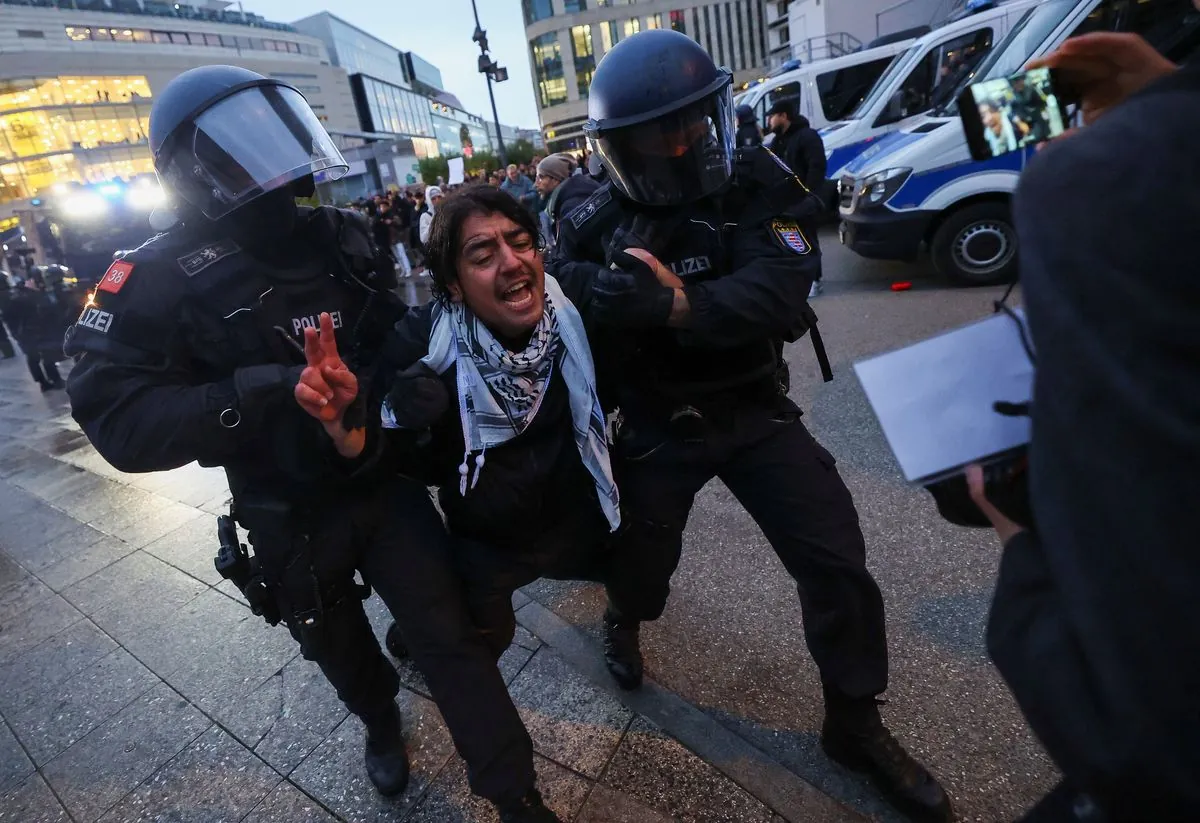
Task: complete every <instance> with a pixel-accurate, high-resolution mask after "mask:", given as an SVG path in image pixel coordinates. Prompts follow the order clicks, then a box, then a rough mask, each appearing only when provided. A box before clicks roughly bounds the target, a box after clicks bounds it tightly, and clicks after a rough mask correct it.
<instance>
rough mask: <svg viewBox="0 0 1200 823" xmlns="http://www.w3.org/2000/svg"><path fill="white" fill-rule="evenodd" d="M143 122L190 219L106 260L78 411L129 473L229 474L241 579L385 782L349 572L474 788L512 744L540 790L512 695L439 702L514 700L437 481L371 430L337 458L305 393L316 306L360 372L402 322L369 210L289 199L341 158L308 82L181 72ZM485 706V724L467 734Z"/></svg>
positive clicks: (78, 373) (383, 688) (84, 346)
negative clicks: (497, 712) (344, 712)
mask: <svg viewBox="0 0 1200 823" xmlns="http://www.w3.org/2000/svg"><path fill="white" fill-rule="evenodd" d="M251 124H252V125H251ZM150 131H151V143H152V145H153V148H154V150H155V161H156V167H157V169H158V172H159V175H160V179H162V180H163V181H164V183H165V184H166V186H167V187H168V188H169V189H171V190H172V191H171V196H172V197H173V198H174V199H175V201H176V203H177V204H179V205H180V207H181V208H186V209H187V211H185V212H184V215H183V221H182V225H181V226H179V227H177V228H173V229H172V230H171V231H169V232H167V233H165V234H162V235H160V236H158V237H155V238H154V239H152V240H150V241H149V242H148V243H146V244H145V245H143V246H142V247H141V248H139V249H137V250H136V251H134V252H131V253H129V254H128V255H126V256H124V257H123V258H122V259H120V260H118V261H116V262H114V263H113V264H112V266H111V267H110V268H109V270H108V272H107V273H106V274H105V276H104V278H103V280H102V281H101V283H100V284H99V285H98V287H97V289H96V292H95V297H94V299H93V301H92V305H89V306H88V307H87V308H85V310H84V311H83V313H82V314H81V315H80V317H79V320H78V321H77V323H76V324H75V326H74V327H73V328H72V330H71V331H70V332H69V335H68V349H69V351H70V352H71V353H81V354H82V355H83V356H82V358H81V359H80V361H79V363H78V365H77V366H76V368H75V370H74V371H73V372H72V374H71V375H70V380H69V385H68V391H69V393H70V397H71V401H72V411H73V414H74V416H75V418H76V420H78V421H79V423H80V425H81V426H82V427H83V429H84V431H85V432H86V433H87V435H88V437H89V438H90V439H91V441H92V443H93V444H94V445H95V446H96V448H97V450H98V451H99V452H100V453H101V454H102V455H104V457H105V458H106V459H107V460H108V461H109V462H111V463H112V464H113V465H114V466H116V467H117V468H120V469H123V470H125V471H156V470H162V469H170V468H174V467H176V466H180V465H183V464H185V463H188V462H190V461H193V460H196V461H198V462H199V463H200V464H201V465H207V466H223V467H224V468H225V469H226V473H227V474H228V477H229V486H230V490H231V492H232V493H233V499H234V514H235V516H236V518H237V520H238V522H240V524H241V525H243V526H244V527H246V528H247V529H248V530H249V533H250V540H251V542H252V543H253V545H254V549H255V560H256V563H257V569H256V574H254V575H253V577H252V578H251V579H250V580H244V579H243V580H239V581H237V582H238V583H239V585H241V586H243V587H244V588H243V590H244V592H245V593H246V595H247V599H248V600H250V602H251V604H252V606H253V607H254V609H255V610H256V612H258V613H261V614H263V615H264V616H265V617H267V619H268V620H272V622H275V621H278V620H280V619H281V620H283V621H284V622H285V623H286V624H287V625H288V627H289V629H290V630H291V632H292V634H293V635H294V636H296V637H297V639H298V640H299V641H300V644H301V648H302V650H303V653H304V655H305V656H306V657H307V658H309V659H311V660H314V661H316V662H317V663H318V665H320V667H321V669H322V671H323V672H324V674H325V676H326V677H327V678H328V679H329V681H330V682H331V683H332V684H333V686H334V687H335V688H336V689H337V692H338V696H339V697H340V698H341V699H342V701H343V702H344V703H345V704H346V706H347V708H349V709H350V710H351V711H352V712H354V713H355V714H357V715H358V716H359V717H360V718H362V719H363V721H364V723H365V724H366V727H367V756H366V760H367V771H368V774H369V775H370V777H371V779H372V781H373V782H374V783H375V785H376V786H377V787H378V788H379V790H380V791H381V792H383V793H385V794H395V793H398V792H399V791H402V790H403V789H404V787H405V785H406V783H407V779H408V763H407V757H406V754H405V751H404V743H403V739H402V736H401V728H400V718H399V713H398V710H397V708H396V705H395V702H394V697H395V696H396V694H397V692H398V689H399V680H398V677H397V675H396V672H395V669H394V668H393V667H392V665H391V664H390V663H389V662H388V660H387V659H386V658H385V657H384V656H383V654H382V652H381V650H380V648H379V645H378V643H377V641H376V639H375V636H374V634H373V633H372V631H371V627H370V625H369V623H368V621H367V618H366V616H365V614H364V612H363V607H362V594H363V592H362V591H361V590H360V588H359V587H358V586H356V585H355V583H354V572H355V570H356V569H358V570H360V571H361V572H362V573H363V577H364V579H366V580H367V581H368V582H369V583H370V584H371V585H373V586H374V588H375V589H376V590H377V591H379V593H380V595H381V597H383V599H384V601H385V602H386V603H387V605H388V607H389V608H390V609H391V610H392V612H393V614H394V615H395V616H396V617H397V619H398V620H401V622H402V623H403V624H404V625H405V626H406V627H407V626H413V627H414V628H413V630H412V631H411V633H409V636H408V640H409V642H410V645H411V647H412V650H413V656H414V659H415V660H416V662H417V664H418V665H419V666H421V667H422V668H423V670H424V671H425V673H426V676H427V679H428V681H429V685H430V690H431V693H432V694H433V696H434V698H435V699H437V700H439V702H440V703H442V710H443V714H444V716H445V718H446V720H447V724H448V726H449V727H450V729H451V732H452V733H453V734H454V736H455V740H456V743H457V744H458V747H459V749H460V751H462V752H463V755H464V757H465V758H466V759H467V760H468V767H469V769H470V770H471V772H472V785H473V786H474V785H476V784H477V780H480V779H482V780H483V781H484V783H485V785H486V784H487V780H488V779H490V778H489V775H491V774H492V772H491V771H489V770H490V769H491V770H494V768H495V766H496V764H497V763H499V761H501V760H503V757H502V756H501V754H499V753H500V752H507V751H509V750H516V751H518V754H519V752H520V751H521V750H522V748H523V747H524V748H526V749H529V751H528V753H527V756H526V759H527V760H529V761H530V763H529V764H528V765H527V766H525V769H526V770H527V771H528V772H529V780H528V784H529V785H532V770H533V769H532V763H531V761H532V752H531V747H530V746H529V738H528V734H527V733H526V732H525V730H524V727H523V726H522V724H521V722H520V718H519V716H518V715H517V713H516V710H515V708H514V709H512V711H511V715H510V716H504V717H489V718H484V719H483V720H481V719H480V718H478V717H477V713H476V709H475V707H474V705H473V702H472V701H471V700H468V699H462V700H458V701H455V700H453V699H447V695H448V694H449V695H455V694H458V693H459V692H462V684H464V683H470V684H472V687H473V688H475V689H477V690H478V689H482V690H484V691H485V692H488V693H489V695H490V693H493V692H499V693H500V694H502V695H504V697H505V698H507V695H506V694H504V688H505V687H504V683H503V680H502V679H501V677H500V676H499V674H498V672H496V666H495V664H494V661H493V659H492V657H491V655H490V654H489V652H488V650H487V648H486V647H485V646H484V645H483V643H482V641H480V640H479V639H478V637H477V635H476V633H475V632H474V629H473V627H472V626H471V621H470V617H469V615H468V614H467V613H466V608H465V604H463V603H462V596H461V592H460V589H459V587H458V584H457V580H456V579H455V578H454V575H453V571H452V569H451V567H450V564H449V559H448V556H447V555H446V545H445V539H446V538H445V531H444V527H443V525H442V522H441V520H440V518H439V517H438V515H437V512H436V510H435V509H434V508H433V505H432V502H431V501H430V499H429V496H428V493H427V491H426V489H425V488H424V487H423V486H421V485H419V484H416V483H413V482H411V481H407V480H403V479H401V478H399V477H396V476H394V475H393V476H389V473H388V472H385V471H384V466H385V461H383V460H380V459H379V458H378V455H379V450H378V449H377V448H375V447H374V446H372V447H370V448H368V450H367V452H366V454H365V455H364V457H363V458H362V459H361V460H359V461H357V462H353V463H347V461H344V460H343V459H341V458H340V457H337V456H336V453H335V452H334V451H333V447H332V444H331V441H330V440H329V438H328V437H327V435H326V434H325V432H324V430H323V428H322V425H321V423H319V422H318V421H316V420H314V419H312V418H311V417H309V416H308V415H307V414H306V413H305V412H304V411H303V410H302V409H301V408H300V406H299V405H298V404H297V403H296V401H295V399H294V396H293V392H294V387H295V385H296V381H297V379H298V377H299V373H300V371H301V370H302V369H303V367H304V364H305V360H304V357H303V351H302V347H301V345H300V344H301V341H302V339H303V331H304V329H305V328H306V327H309V326H314V325H316V324H317V323H318V317H319V315H320V314H321V313H322V312H328V313H330V315H331V316H332V318H333V322H334V325H335V327H336V333H337V336H338V343H339V347H340V350H341V351H342V352H345V353H348V355H349V356H348V360H349V365H350V366H351V368H353V369H354V370H355V371H356V372H358V373H359V375H360V383H361V384H362V385H369V384H370V383H371V382H372V381H371V378H370V374H369V372H370V368H371V365H372V362H373V346H374V344H375V342H376V341H375V339H374V335H373V334H372V333H371V330H372V329H373V328H374V327H375V325H376V321H377V320H378V321H379V325H381V326H382V327H383V328H386V327H389V326H390V322H392V321H393V320H394V319H395V317H398V316H399V311H397V312H396V313H395V314H394V315H393V314H391V313H390V312H389V310H388V309H387V306H386V304H387V302H388V301H387V295H386V293H385V292H383V291H381V290H380V289H377V288H375V287H374V286H375V285H376V284H379V283H381V282H386V281H387V280H388V279H389V278H390V276H392V272H391V270H390V263H387V262H382V261H383V258H382V257H381V255H380V254H379V252H378V250H376V249H375V248H374V247H373V245H372V244H371V241H370V234H369V230H368V228H367V226H366V224H365V221H363V220H362V219H361V218H360V217H358V216H357V215H355V214H354V213H352V212H343V211H339V210H335V209H331V208H324V207H323V208H318V209H307V208H299V209H298V208H297V207H296V205H295V201H294V197H295V195H296V194H297V193H298V191H299V190H300V189H302V188H307V189H308V191H309V192H311V180H312V178H311V175H312V173H313V172H315V171H318V170H321V169H332V170H334V171H336V170H337V169H338V168H339V167H340V168H341V169H342V170H344V169H345V161H344V160H342V158H341V155H340V153H338V152H337V149H336V148H335V147H334V146H333V145H332V143H331V142H330V140H329V137H328V135H326V134H325V132H324V130H323V129H322V128H321V126H320V124H319V122H318V121H317V119H316V116H315V115H314V114H313V113H312V111H311V109H309V108H308V105H307V104H306V103H305V102H304V99H303V98H302V97H301V96H300V94H299V93H298V92H296V91H295V90H294V89H291V88H290V87H287V86H285V85H283V84H282V83H280V82H279V81H276V80H268V79H266V78H263V77H261V76H260V75H257V74H254V73H253V72H249V71H246V70H244V69H238V68H233V67H229V66H209V67H204V68H200V69H193V70H192V71H189V72H185V73H184V74H182V75H180V76H179V77H178V78H176V79H175V80H174V81H172V83H171V84H170V85H168V87H167V88H166V89H165V90H164V91H163V93H162V94H160V95H159V96H158V97H157V99H156V102H155V106H154V109H153V110H152V113H151V122H150ZM247 132H250V133H247ZM399 308H400V309H402V308H403V307H399ZM382 331H383V329H381V333H380V335H379V339H380V340H381V339H382ZM364 405H365V404H364ZM372 439H373V440H374V441H375V442H376V443H378V442H379V439H378V438H377V437H374V435H372ZM235 537H236V535H235ZM232 542H233V543H234V546H235V548H236V539H235V540H233V541H232ZM431 661H432V662H431ZM456 687H457V688H458V692H454V691H453V690H454V689H455V688H456ZM466 697H468V698H469V697H471V695H466ZM495 702H496V701H492V703H495ZM508 705H509V706H510V708H511V702H509V703H508ZM485 721H486V722H487V723H489V724H490V725H489V726H487V733H486V734H485V733H476V734H474V735H472V734H471V732H473V731H475V730H476V729H477V728H478V725H479V724H480V723H482V722H485ZM517 762H518V763H520V762H521V760H520V757H519V756H518V757H517ZM481 775H482V776H481ZM506 779H509V776H508V775H507V774H501V775H499V777H496V778H495V780H496V781H499V782H503V781H504V780H506ZM524 788H525V786H523V785H522V786H520V787H518V790H517V792H516V793H517V794H519V793H520V791H523V790H524Z"/></svg>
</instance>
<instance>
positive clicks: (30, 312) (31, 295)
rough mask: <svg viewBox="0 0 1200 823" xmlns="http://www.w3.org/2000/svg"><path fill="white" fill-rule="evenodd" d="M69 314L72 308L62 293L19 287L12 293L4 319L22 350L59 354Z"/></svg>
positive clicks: (68, 322)
mask: <svg viewBox="0 0 1200 823" xmlns="http://www.w3.org/2000/svg"><path fill="white" fill-rule="evenodd" d="M70 312H71V305H70V304H68V303H67V302H66V299H65V297H64V296H63V295H61V294H57V293H55V292H53V291H44V290H40V289H37V290H35V289H27V288H20V289H16V290H14V291H13V292H12V297H11V299H10V300H9V301H8V304H7V307H6V308H5V309H4V315H3V317H4V319H5V321H7V323H8V327H9V330H10V331H11V332H12V335H13V337H15V338H16V340H17V342H18V343H20V344H21V347H22V348H25V349H36V350H38V351H47V350H50V351H58V352H60V353H61V351H62V342H63V333H64V332H65V331H66V330H67V327H68V326H69V325H71V320H70V317H69V315H70Z"/></svg>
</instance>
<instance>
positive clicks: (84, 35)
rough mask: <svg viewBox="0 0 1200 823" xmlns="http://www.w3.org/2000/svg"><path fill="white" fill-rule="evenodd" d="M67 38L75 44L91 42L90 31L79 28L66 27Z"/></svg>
mask: <svg viewBox="0 0 1200 823" xmlns="http://www.w3.org/2000/svg"><path fill="white" fill-rule="evenodd" d="M67 38H68V39H70V40H74V41H76V42H79V41H80V40H91V39H92V30H91V29H88V28H83V27H81V26H67Z"/></svg>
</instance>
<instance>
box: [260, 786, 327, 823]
mask: <svg viewBox="0 0 1200 823" xmlns="http://www.w3.org/2000/svg"><path fill="white" fill-rule="evenodd" d="M242 823H336V818H334V816H333V815H331V814H329V812H327V811H325V809H323V808H322V807H321V804H319V803H317V801H315V800H313V799H312V798H311V797H309V796H308V795H306V794H305V793H304V792H302V791H300V790H299V789H297V788H296V787H295V786H293V785H292V784H291V783H289V782H287V781H286V780H285V781H284V782H283V783H280V784H279V785H278V786H277V787H276V788H275V790H274V791H273V792H271V793H270V794H269V795H267V796H266V798H265V799H264V800H263V801H262V802H261V803H259V804H258V806H257V807H255V809H254V811H252V812H250V814H249V815H248V816H247V817H246V818H245V819H244V820H243V821H242Z"/></svg>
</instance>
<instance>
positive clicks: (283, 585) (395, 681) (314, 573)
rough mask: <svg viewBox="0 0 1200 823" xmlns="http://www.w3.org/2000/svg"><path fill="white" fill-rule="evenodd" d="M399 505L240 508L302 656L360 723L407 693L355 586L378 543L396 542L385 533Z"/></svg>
mask: <svg viewBox="0 0 1200 823" xmlns="http://www.w3.org/2000/svg"><path fill="white" fill-rule="evenodd" d="M391 505H393V503H392V501H391V500H389V499H387V496H385V495H384V494H382V493H374V494H371V495H363V496H361V497H358V498H348V499H347V498H339V499H337V500H336V501H334V502H332V503H331V504H330V505H329V506H328V507H325V508H322V509H319V510H316V511H308V510H306V509H304V508H303V507H300V506H297V507H295V508H294V509H293V510H289V509H286V508H279V509H277V510H272V511H270V512H267V513H264V510H263V509H262V508H260V507H256V506H255V505H254V504H253V503H252V501H250V500H249V499H245V500H243V499H239V500H238V501H237V503H236V506H237V509H238V520H239V522H240V523H241V524H242V525H243V526H245V527H246V528H247V529H248V530H249V532H250V541H251V543H252V544H253V545H254V552H255V556H256V557H257V558H258V561H259V563H260V564H261V567H262V569H263V573H264V576H265V577H266V579H267V580H268V582H269V583H270V584H271V586H272V591H273V593H274V594H275V597H276V601H277V603H278V605H279V613H280V615H281V616H282V617H283V620H284V621H285V623H286V624H287V626H288V629H289V630H290V631H291V633H292V636H293V637H295V638H296V640H297V641H298V642H299V643H300V650H301V653H302V654H303V655H304V657H305V659H307V660H311V661H313V662H314V663H316V664H317V665H318V666H319V667H320V668H321V671H322V673H324V675H325V678H326V679H327V680H328V681H329V682H330V684H332V685H333V687H334V689H335V690H336V691H337V695H338V698H339V699H341V701H342V702H343V703H345V704H346V708H347V709H349V710H350V711H351V712H353V713H354V714H356V715H358V716H359V717H364V716H368V715H371V714H374V713H378V712H380V711H382V710H383V709H386V708H387V707H388V704H389V703H391V702H392V700H394V698H395V697H396V694H397V693H398V692H399V691H400V678H399V677H398V676H397V674H396V670H395V668H393V666H392V664H391V663H390V662H389V661H388V659H387V658H386V657H385V656H384V654H383V651H382V650H381V649H380V647H379V641H378V640H377V639H376V637H375V633H374V631H372V629H371V624H370V622H369V621H368V620H367V615H366V613H365V612H364V610H363V601H362V596H361V591H360V589H359V587H358V586H357V585H356V584H355V580H354V576H355V572H356V570H358V569H359V568H360V567H363V565H364V564H363V560H364V558H365V556H366V555H367V554H368V553H369V551H370V549H372V548H373V545H374V544H375V543H377V542H379V541H382V540H386V539H387V538H388V535H386V534H385V532H384V528H385V526H386V525H387V520H386V515H387V514H388V513H389V507H390V506H391ZM396 505H397V507H400V504H399V503H397V504H396ZM364 576H365V572H364ZM297 613H304V614H306V615H309V614H311V615H315V621H314V623H313V624H312V625H310V626H304V625H301V621H300V620H298V619H297Z"/></svg>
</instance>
